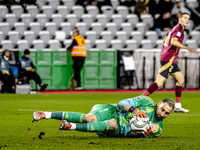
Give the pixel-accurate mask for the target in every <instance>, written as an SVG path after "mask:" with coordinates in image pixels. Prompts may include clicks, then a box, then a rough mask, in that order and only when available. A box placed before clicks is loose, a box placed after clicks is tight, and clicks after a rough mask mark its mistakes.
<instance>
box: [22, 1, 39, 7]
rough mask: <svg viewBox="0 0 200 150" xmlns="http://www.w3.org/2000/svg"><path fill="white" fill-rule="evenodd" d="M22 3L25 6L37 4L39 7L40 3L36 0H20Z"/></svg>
mask: <svg viewBox="0 0 200 150" xmlns="http://www.w3.org/2000/svg"><path fill="white" fill-rule="evenodd" d="M20 4H21V5H22V6H23V7H24V8H25V7H26V6H27V5H36V6H37V7H38V8H39V5H38V4H37V3H36V0H20Z"/></svg>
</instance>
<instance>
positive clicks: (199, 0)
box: [196, 0, 200, 13]
mask: <svg viewBox="0 0 200 150" xmlns="http://www.w3.org/2000/svg"><path fill="white" fill-rule="evenodd" d="M197 2H198V7H197V8H196V11H198V13H200V0H198V1H197Z"/></svg>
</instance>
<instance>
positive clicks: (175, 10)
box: [171, 0, 191, 15]
mask: <svg viewBox="0 0 200 150" xmlns="http://www.w3.org/2000/svg"><path fill="white" fill-rule="evenodd" d="M179 12H186V13H188V14H191V13H190V11H189V10H188V9H187V8H186V7H185V6H184V3H181V2H180V0H176V1H175V5H174V7H173V8H172V10H171V15H176V14H178V13H179Z"/></svg>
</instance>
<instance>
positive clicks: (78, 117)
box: [33, 111, 86, 123]
mask: <svg viewBox="0 0 200 150" xmlns="http://www.w3.org/2000/svg"><path fill="white" fill-rule="evenodd" d="M85 116H86V115H85V114H83V113H79V112H43V111H39V112H37V111H36V112H33V121H39V120H41V119H58V120H67V121H69V122H74V123H82V122H83V119H84V117H85Z"/></svg>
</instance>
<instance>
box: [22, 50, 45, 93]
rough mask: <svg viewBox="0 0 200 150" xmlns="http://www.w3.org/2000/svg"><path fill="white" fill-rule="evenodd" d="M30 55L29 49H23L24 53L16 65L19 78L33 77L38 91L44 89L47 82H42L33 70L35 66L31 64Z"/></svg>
mask: <svg viewBox="0 0 200 150" xmlns="http://www.w3.org/2000/svg"><path fill="white" fill-rule="evenodd" d="M29 57H30V51H29V50H28V49H26V50H24V55H23V56H22V57H21V58H20V59H19V63H18V67H19V70H20V78H21V77H27V78H28V79H29V80H30V79H33V80H34V81H35V83H37V84H39V85H40V91H44V90H45V89H46V88H47V86H48V84H44V83H42V80H41V78H40V76H39V75H38V74H37V73H36V72H35V66H34V65H33V62H32V60H31V59H30V58H29Z"/></svg>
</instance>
